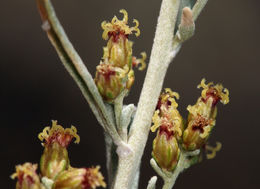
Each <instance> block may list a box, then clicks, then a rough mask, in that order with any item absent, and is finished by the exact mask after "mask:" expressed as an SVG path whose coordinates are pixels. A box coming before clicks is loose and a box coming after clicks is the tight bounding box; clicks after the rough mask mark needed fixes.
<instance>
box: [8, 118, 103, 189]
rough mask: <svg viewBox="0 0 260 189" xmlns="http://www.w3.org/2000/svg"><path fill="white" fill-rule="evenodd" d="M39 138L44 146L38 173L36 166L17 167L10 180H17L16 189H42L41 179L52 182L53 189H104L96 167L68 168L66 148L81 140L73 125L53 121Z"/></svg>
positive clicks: (27, 164) (28, 164)
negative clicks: (63, 125)
mask: <svg viewBox="0 0 260 189" xmlns="http://www.w3.org/2000/svg"><path fill="white" fill-rule="evenodd" d="M38 138H39V139H40V140H41V141H42V142H43V143H42V145H43V146H44V152H43V155H42V157H41V160H40V174H39V175H38V174H37V172H36V169H37V165H36V164H34V165H33V164H31V163H25V164H24V165H18V166H16V173H14V174H13V175H12V176H11V177H12V178H13V179H14V178H15V177H17V178H18V182H17V184H16V189H44V188H45V187H44V184H41V182H40V178H47V179H48V180H51V182H52V183H53V184H52V186H51V188H52V189H65V188H66V189H67V188H70V189H74V188H75V189H76V188H77V189H95V188H96V187H98V186H103V187H105V186H106V184H105V182H104V181H103V179H104V178H103V176H102V174H101V173H100V172H99V166H97V167H96V168H72V167H71V166H70V161H69V157H68V151H67V147H68V145H69V144H70V143H71V141H72V140H73V139H74V138H75V141H74V142H75V143H79V141H80V137H79V135H78V134H77V129H76V128H75V127H74V126H71V128H66V129H64V128H63V127H62V126H61V125H58V124H57V121H52V127H46V128H44V130H43V132H41V133H40V134H39V135H38Z"/></svg>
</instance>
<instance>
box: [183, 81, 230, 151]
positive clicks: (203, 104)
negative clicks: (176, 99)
mask: <svg viewBox="0 0 260 189" xmlns="http://www.w3.org/2000/svg"><path fill="white" fill-rule="evenodd" d="M205 81H206V80H205V79H202V81H201V84H200V85H198V88H201V87H202V88H203V90H202V92H201V97H199V98H198V100H197V102H196V104H195V105H193V106H191V105H189V106H188V107H187V110H188V111H189V115H188V123H187V128H186V129H185V131H184V133H183V147H184V149H185V150H189V151H190V150H196V149H200V148H201V147H202V146H204V145H205V144H206V142H207V140H208V137H209V135H210V132H211V131H212V129H213V127H214V126H215V124H216V116H217V107H216V105H217V103H218V102H219V101H220V102H222V103H223V104H227V103H228V102H229V91H228V90H227V89H224V88H223V86H222V85H221V84H217V85H213V83H212V82H211V83H209V84H205Z"/></svg>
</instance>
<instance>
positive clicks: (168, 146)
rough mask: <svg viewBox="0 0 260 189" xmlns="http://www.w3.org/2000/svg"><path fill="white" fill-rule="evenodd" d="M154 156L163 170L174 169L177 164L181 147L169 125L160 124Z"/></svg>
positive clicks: (154, 144)
mask: <svg viewBox="0 0 260 189" xmlns="http://www.w3.org/2000/svg"><path fill="white" fill-rule="evenodd" d="M152 156H153V158H154V159H155V161H156V162H157V164H158V165H159V167H160V168H162V169H163V170H166V171H173V170H174V169H175V167H176V166H177V164H178V161H179V156H180V149H179V146H178V142H177V140H176V138H175V137H174V136H173V131H170V130H168V127H167V126H160V129H159V130H158V132H157V136H156V138H155V139H154V141H153V152H152Z"/></svg>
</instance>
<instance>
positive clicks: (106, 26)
mask: <svg viewBox="0 0 260 189" xmlns="http://www.w3.org/2000/svg"><path fill="white" fill-rule="evenodd" d="M119 12H120V13H122V14H123V15H124V17H123V19H122V20H119V19H118V18H117V17H116V16H114V17H113V19H112V20H111V22H106V21H103V22H102V23H101V27H102V29H103V30H104V32H103V34H102V38H103V39H104V40H107V39H108V37H109V36H108V33H109V32H117V31H122V32H123V33H124V34H125V35H129V34H131V33H132V32H134V31H135V32H136V33H135V35H136V36H137V37H138V36H139V35H140V30H139V28H138V26H139V22H138V21H137V20H136V19H134V20H133V22H134V23H135V26H134V27H131V28H130V27H129V26H128V25H127V24H128V13H127V11H126V10H124V9H121V10H120V11H119Z"/></svg>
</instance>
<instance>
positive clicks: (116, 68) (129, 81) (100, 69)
mask: <svg viewBox="0 0 260 189" xmlns="http://www.w3.org/2000/svg"><path fill="white" fill-rule="evenodd" d="M120 12H121V13H123V15H124V17H123V19H122V20H119V19H118V18H117V17H116V16H115V17H114V18H113V19H112V21H111V22H106V21H104V22H102V24H101V27H102V28H103V30H104V32H103V34H102V37H103V39H104V40H108V42H107V46H106V47H104V48H103V50H104V54H103V57H102V60H101V62H100V65H98V66H97V71H96V76H95V83H96V85H97V87H98V90H99V92H100V94H101V95H102V97H103V98H104V100H105V101H107V102H109V103H113V101H114V100H115V98H116V97H117V96H118V95H119V94H120V93H121V92H122V91H123V90H124V89H127V90H130V88H131V86H132V85H133V83H134V78H135V77H134V71H133V67H137V66H139V65H140V66H139V70H143V69H145V67H146V64H145V59H146V53H144V52H142V53H141V55H142V58H140V59H137V58H136V57H134V56H133V55H132V51H133V50H132V46H133V43H132V42H131V41H129V40H128V36H129V35H130V34H132V33H133V32H135V35H136V36H139V35H140V30H139V28H138V26H139V22H138V21H137V20H135V19H134V23H135V24H136V25H135V26H134V27H129V26H128V14H127V12H126V10H124V9H122V10H120Z"/></svg>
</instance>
